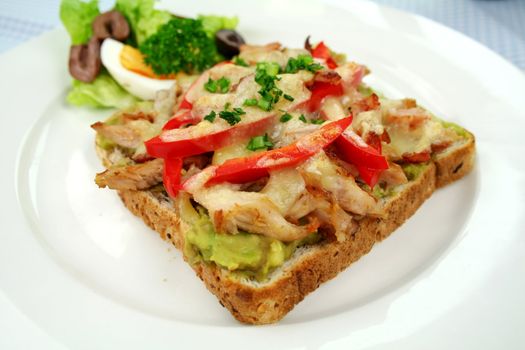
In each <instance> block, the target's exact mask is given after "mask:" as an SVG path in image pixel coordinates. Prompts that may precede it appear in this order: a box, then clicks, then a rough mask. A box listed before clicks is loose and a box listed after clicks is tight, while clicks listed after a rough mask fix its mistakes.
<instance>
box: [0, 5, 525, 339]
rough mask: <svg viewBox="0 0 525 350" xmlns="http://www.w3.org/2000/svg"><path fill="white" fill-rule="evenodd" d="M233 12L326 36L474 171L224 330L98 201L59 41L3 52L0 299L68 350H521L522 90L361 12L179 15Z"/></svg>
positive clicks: (84, 128)
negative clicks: (266, 316)
mask: <svg viewBox="0 0 525 350" xmlns="http://www.w3.org/2000/svg"><path fill="white" fill-rule="evenodd" d="M167 6H168V7H169V8H171V9H173V10H177V12H179V13H181V14H195V13H222V14H232V13H237V14H238V15H239V16H240V18H241V25H240V28H239V30H240V31H241V32H242V33H243V34H244V35H245V37H246V38H247V39H248V40H249V41H251V42H256V43H264V42H268V41H272V40H279V41H281V42H283V43H284V44H286V45H288V46H296V47H297V46H301V45H302V43H303V41H304V38H305V36H306V35H307V34H312V35H313V38H314V40H321V39H323V40H325V41H326V42H327V43H328V44H329V45H330V46H331V47H333V48H334V49H335V50H337V51H341V52H346V53H347V54H348V57H349V58H350V59H354V60H357V61H360V62H364V63H366V64H367V65H368V66H369V67H370V68H371V70H372V72H373V73H372V75H371V76H370V77H368V78H367V79H368V82H369V83H370V84H371V85H372V86H374V87H376V88H378V89H379V90H382V91H383V92H384V93H385V94H387V95H389V96H391V97H403V96H411V97H415V98H417V100H418V101H419V102H420V103H421V104H422V105H424V106H426V107H427V108H429V109H430V110H431V111H433V112H434V113H436V114H437V115H439V116H442V117H444V118H446V119H448V120H451V121H456V122H458V123H460V124H461V125H464V126H466V127H467V128H468V129H470V130H471V131H473V132H474V134H475V135H476V137H477V142H478V144H477V145H478V159H477V165H476V167H475V169H474V171H473V173H472V174H471V175H469V176H468V177H466V178H465V179H463V180H461V181H459V182H457V183H455V184H453V185H451V186H449V187H447V188H445V189H443V190H440V191H438V192H437V193H436V194H435V195H434V196H433V197H432V198H431V199H430V200H429V201H428V202H427V203H425V204H424V205H423V207H422V208H421V209H420V210H419V211H418V212H417V213H416V215H414V217H413V218H412V219H410V221H409V222H407V223H406V224H405V225H404V226H403V227H402V228H400V229H399V230H398V232H396V233H395V234H394V235H393V236H391V237H390V238H388V239H387V240H386V241H384V242H383V243H381V244H378V245H377V246H376V247H375V248H374V249H373V251H372V252H371V253H370V254H368V255H367V256H365V257H364V258H362V259H361V260H359V261H358V262H357V263H355V264H354V265H352V267H351V268H349V269H348V270H346V271H345V272H343V273H341V274H340V275H339V276H338V277H337V278H336V279H334V280H333V281H330V282H329V283H326V284H324V285H323V286H321V287H320V288H319V289H318V290H317V291H316V292H314V293H313V294H311V295H310V296H308V297H307V298H306V299H305V300H304V301H303V302H302V303H300V304H299V305H298V306H297V307H296V308H295V309H294V310H293V311H292V312H291V313H290V314H289V315H288V316H287V317H286V318H285V319H284V320H283V321H282V322H280V323H279V324H276V325H272V326H266V327H246V326H242V325H240V324H239V323H237V322H236V321H235V320H234V319H233V318H232V317H231V316H230V314H229V313H228V312H227V311H226V310H225V309H224V308H222V307H221V306H220V305H219V303H218V302H217V301H216V299H215V297H214V296H212V295H211V294H210V293H208V292H207V291H206V289H205V287H204V286H203V284H202V283H201V281H200V280H199V279H198V278H196V277H195V276H194V273H193V272H192V270H191V269H190V267H189V266H188V265H186V264H185V263H184V262H183V260H182V256H181V254H180V253H179V252H178V251H176V250H175V249H174V248H171V247H170V246H169V245H167V244H166V243H164V242H163V241H161V240H160V239H159V238H158V237H157V235H156V234H155V233H154V232H152V231H151V230H149V229H148V228H147V227H146V226H145V225H144V224H143V223H142V222H141V221H140V220H138V219H137V218H135V217H133V216H132V215H131V214H130V213H129V212H128V211H127V210H126V209H125V208H124V207H123V205H122V204H121V203H120V202H119V199H118V198H117V196H116V194H115V193H114V192H112V191H109V190H99V189H97V188H96V186H95V185H94V183H93V176H94V174H95V173H96V172H97V171H100V170H101V169H102V167H101V165H100V164H99V162H98V160H97V158H96V156H95V152H94V149H93V136H94V133H93V132H92V131H91V130H90V128H89V125H90V124H91V123H93V122H94V121H96V120H99V119H103V118H105V117H106V116H107V115H108V114H109V112H108V111H95V110H88V109H76V108H72V107H69V106H67V105H66V104H65V103H64V97H65V93H66V91H67V89H68V85H69V81H70V79H69V77H68V75H67V70H66V61H67V57H66V56H67V46H68V42H69V40H68V38H67V36H66V34H65V32H63V31H55V32H52V33H49V34H46V35H44V36H42V37H40V38H38V39H36V40H34V41H32V42H30V43H28V44H27V45H24V46H22V47H20V48H18V49H16V50H13V51H11V52H9V53H7V54H6V55H4V56H2V57H0V76H1V77H2V83H1V85H0V96H1V98H2V121H3V127H2V128H1V138H0V142H1V146H2V147H1V150H2V159H3V164H4V166H3V171H2V172H1V173H0V179H1V181H0V186H1V194H2V196H1V197H0V205H1V208H0V209H1V210H0V215H1V223H2V230H1V233H0V287H1V291H2V293H3V294H4V295H5V296H6V297H7V298H8V300H10V303H11V305H13V306H15V307H16V308H18V310H20V311H21V312H22V313H23V314H25V315H26V316H27V318H28V319H30V320H31V321H32V322H34V324H36V325H37V326H38V327H39V328H40V329H41V330H43V331H44V332H45V333H47V334H48V335H49V336H50V339H54V341H56V342H58V343H60V344H64V345H66V346H68V347H71V348H75V349H93V348H97V349H102V348H108V349H115V348H124V347H126V348H129V349H135V348H152V349H162V348H174V347H177V348H194V347H197V346H206V347H210V346H212V347H213V348H229V349H233V348H237V347H239V348H240V347H242V348H246V347H249V348H251V349H259V348H261V349H263V348H264V349H267V348H270V347H272V348H273V347H278V348H287V349H292V348H308V349H315V348H323V349H328V348H350V346H351V347H352V348H355V349H365V348H366V349H383V348H389V349H391V348H401V349H408V348H418V349H419V348H436V349H438V348H439V349H441V348H458V347H461V348H476V349H489V348H495V347H499V348H517V347H520V345H521V346H525V335H524V332H522V331H520V329H519V328H520V325H523V324H524V322H525V316H524V313H523V311H524V309H525V302H524V299H523V295H524V294H525V282H524V278H523V276H525V254H523V250H524V248H525V235H524V234H523V233H524V232H523V231H524V228H525V225H524V224H525V221H524V219H523V216H522V215H523V214H524V213H525V204H524V203H525V181H524V176H525V175H524V174H525V165H524V164H525V163H524V162H523V160H524V156H523V151H524V150H525V142H524V137H523V135H524V133H525V127H524V126H525V114H524V113H523V103H524V98H525V77H524V76H523V74H522V73H521V72H520V71H518V70H517V69H516V68H515V67H513V66H512V65H510V64H509V63H507V62H506V61H504V60H503V59H502V58H500V57H499V56H497V55H496V54H494V53H493V52H491V51H489V50H488V49H486V48H484V47H482V46H481V45H479V44H477V43H475V42H474V41H472V40H470V39H467V38H466V37H464V36H462V35H460V34H458V33H456V32H454V31H452V30H450V29H447V28H444V27H442V26H439V25H437V24H435V23H433V22H430V21H428V20H425V19H423V18H420V17H416V16H412V15H408V14H404V13H401V12H398V11H394V10H391V9H388V8H384V7H380V6H377V5H373V4H370V3H367V2H361V1H346V2H344V1H337V2H328V1H326V2H324V3H319V2H304V1H300V2H299V1H291V2H286V3H284V2H281V1H265V2H262V1H261V2H256V3H255V2H254V3H250V4H249V5H247V3H246V2H244V3H243V2H241V1H236V2H228V3H227V4H226V3H225V2H220V3H219V2H216V1H215V2H214V1H200V2H198V3H197V4H195V3H194V2H191V5H190V2H177V3H176V4H167Z"/></svg>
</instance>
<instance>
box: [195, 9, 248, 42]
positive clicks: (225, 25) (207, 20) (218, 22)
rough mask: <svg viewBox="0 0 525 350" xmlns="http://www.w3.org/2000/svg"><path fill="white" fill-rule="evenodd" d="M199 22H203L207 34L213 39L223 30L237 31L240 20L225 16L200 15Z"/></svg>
mask: <svg viewBox="0 0 525 350" xmlns="http://www.w3.org/2000/svg"><path fill="white" fill-rule="evenodd" d="M197 19H198V20H200V21H201V22H202V27H203V28H204V31H205V32H206V34H207V35H208V36H209V37H211V38H213V37H214V36H215V33H216V32H217V31H219V30H221V29H235V28H236V27H237V24H239V18H237V16H235V17H224V16H213V15H209V16H206V15H199V16H198V17H197Z"/></svg>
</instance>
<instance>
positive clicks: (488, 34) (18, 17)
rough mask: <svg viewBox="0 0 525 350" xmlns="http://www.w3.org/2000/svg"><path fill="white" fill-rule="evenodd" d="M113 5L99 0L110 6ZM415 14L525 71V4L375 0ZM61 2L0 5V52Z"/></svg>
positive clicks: (51, 17)
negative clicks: (442, 26) (462, 36)
mask: <svg viewBox="0 0 525 350" xmlns="http://www.w3.org/2000/svg"><path fill="white" fill-rule="evenodd" d="M113 2H114V1H111V0H101V1H100V3H101V7H102V8H108V7H109V6H110V5H111V4H112V3H113ZM374 2H376V3H378V4H382V5H387V6H390V7H395V8H398V9H401V10H405V11H408V12H413V13H416V14H419V15H422V16H425V17H427V18H430V19H432V20H435V21H437V22H440V23H442V24H445V25H447V26H449V27H451V28H454V29H456V30H458V31H460V32H462V33H464V34H466V35H468V36H470V37H471V38H473V39H475V40H477V41H479V42H481V43H482V44H484V45H486V46H488V47H489V48H491V49H492V50H494V51H496V52H498V53H499V54H500V55H502V56H503V57H505V58H506V59H507V60H509V61H510V62H512V63H514V64H515V65H516V66H518V67H519V68H521V69H523V70H525V0H374ZM59 4H60V0H2V1H0V53H1V52H5V51H7V50H9V49H11V48H13V47H15V46H17V45H19V44H20V43H23V42H24V41H26V40H28V39H30V38H32V37H34V36H37V35H38V34H40V33H42V32H45V31H48V30H51V29H53V28H55V27H57V26H59V25H60V20H59V18H58V7H59Z"/></svg>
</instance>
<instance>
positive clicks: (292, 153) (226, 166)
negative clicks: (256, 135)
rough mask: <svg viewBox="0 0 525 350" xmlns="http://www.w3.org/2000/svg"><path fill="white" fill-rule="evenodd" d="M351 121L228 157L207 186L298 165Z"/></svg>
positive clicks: (320, 148)
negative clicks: (269, 147)
mask: <svg viewBox="0 0 525 350" xmlns="http://www.w3.org/2000/svg"><path fill="white" fill-rule="evenodd" d="M351 123H352V116H349V117H347V118H343V119H340V120H337V121H334V122H331V123H329V124H326V125H324V126H323V127H321V128H320V129H318V130H317V131H315V132H313V133H311V134H309V135H306V136H304V137H302V138H300V139H299V140H297V141H296V142H295V143H293V144H291V145H288V146H285V147H282V148H278V149H274V150H271V151H267V152H262V153H257V154H254V155H253V156H250V157H242V158H234V159H229V160H227V161H226V162H224V163H223V164H222V165H219V166H218V167H217V168H216V169H215V174H214V175H213V176H211V177H210V179H209V180H208V181H207V183H206V184H207V185H211V184H216V183H221V182H231V183H245V182H250V181H254V180H257V179H259V178H261V177H263V176H266V175H268V173H269V171H271V170H277V169H282V168H288V167H292V166H295V165H297V164H300V163H302V162H304V161H305V160H307V159H308V158H310V157H311V156H313V155H314V154H316V153H318V152H319V151H321V150H322V149H323V148H325V147H327V146H328V145H330V144H331V143H332V142H334V141H335V140H336V139H337V138H338V137H339V136H340V135H341V134H342V133H343V131H345V129H346V128H347V127H348V126H350V124H351Z"/></svg>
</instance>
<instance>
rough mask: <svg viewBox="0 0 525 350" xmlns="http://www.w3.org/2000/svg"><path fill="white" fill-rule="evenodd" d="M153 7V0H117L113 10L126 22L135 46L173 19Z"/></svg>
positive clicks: (171, 16) (169, 14)
mask: <svg viewBox="0 0 525 350" xmlns="http://www.w3.org/2000/svg"><path fill="white" fill-rule="evenodd" d="M154 6H155V0H117V2H116V4H115V9H116V10H118V11H120V12H121V13H122V14H123V15H124V17H126V19H127V20H128V23H129V25H130V26H131V30H132V33H133V35H134V39H135V42H136V44H137V45H140V44H142V43H143V42H144V40H146V39H147V38H148V37H149V36H151V35H152V34H155V33H156V32H157V30H158V29H159V27H161V26H162V25H163V24H166V23H167V22H169V20H170V19H172V18H173V15H172V14H171V13H169V12H168V11H162V10H156V9H155V8H154Z"/></svg>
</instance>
